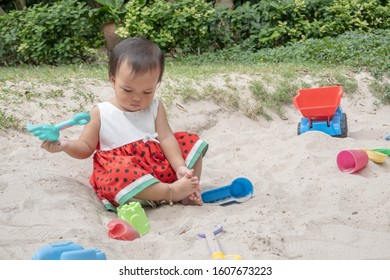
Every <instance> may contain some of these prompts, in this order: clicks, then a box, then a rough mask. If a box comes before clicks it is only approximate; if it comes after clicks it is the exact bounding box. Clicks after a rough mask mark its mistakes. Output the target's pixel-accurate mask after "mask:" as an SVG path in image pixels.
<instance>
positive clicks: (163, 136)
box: [156, 101, 188, 177]
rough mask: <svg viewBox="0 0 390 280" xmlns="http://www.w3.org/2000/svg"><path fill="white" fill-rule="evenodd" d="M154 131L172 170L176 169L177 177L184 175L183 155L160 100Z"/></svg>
mask: <svg viewBox="0 0 390 280" xmlns="http://www.w3.org/2000/svg"><path fill="white" fill-rule="evenodd" d="M156 131H157V134H158V137H157V139H158V140H159V142H160V146H161V149H162V150H163V152H164V155H165V157H166V158H167V160H168V161H169V163H170V164H171V166H172V168H173V170H175V171H176V173H177V175H178V177H179V175H183V176H184V174H185V173H186V172H187V171H188V168H187V167H186V164H185V161H184V159H183V156H182V155H181V150H180V146H179V143H178V142H177V140H176V138H175V136H174V135H173V132H172V129H171V127H170V126H169V123H168V118H167V114H166V111H165V108H164V105H163V104H162V102H161V101H160V103H159V105H158V111H157V118H156ZM179 171H180V172H179ZM183 176H181V177H183Z"/></svg>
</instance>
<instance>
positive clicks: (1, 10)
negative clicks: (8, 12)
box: [0, 7, 5, 16]
mask: <svg viewBox="0 0 390 280" xmlns="http://www.w3.org/2000/svg"><path fill="white" fill-rule="evenodd" d="M4 15H5V12H4V10H3V8H2V7H0V16H4Z"/></svg>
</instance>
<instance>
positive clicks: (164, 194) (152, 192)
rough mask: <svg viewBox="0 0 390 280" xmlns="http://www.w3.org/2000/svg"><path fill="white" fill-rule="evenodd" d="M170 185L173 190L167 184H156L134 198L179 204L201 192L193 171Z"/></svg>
mask: <svg viewBox="0 0 390 280" xmlns="http://www.w3.org/2000/svg"><path fill="white" fill-rule="evenodd" d="M170 185H171V188H169V184H167V183H161V182H160V183H156V184H153V185H151V186H149V187H147V188H146V189H144V190H143V191H141V192H139V193H138V194H137V195H135V196H134V197H135V198H137V199H142V200H153V201H160V200H165V201H169V200H172V202H177V201H181V200H183V199H184V198H187V197H188V196H189V195H191V194H192V193H194V192H199V181H198V178H197V177H196V176H193V172H192V171H188V172H187V174H186V175H185V176H184V177H182V178H181V179H179V180H177V181H175V182H174V183H172V184H170ZM171 195H172V197H171Z"/></svg>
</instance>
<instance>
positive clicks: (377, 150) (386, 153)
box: [373, 149, 390, 157]
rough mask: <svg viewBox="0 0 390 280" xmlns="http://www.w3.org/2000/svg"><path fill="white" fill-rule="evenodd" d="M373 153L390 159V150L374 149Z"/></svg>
mask: <svg viewBox="0 0 390 280" xmlns="http://www.w3.org/2000/svg"><path fill="white" fill-rule="evenodd" d="M373 151H375V152H379V153H382V154H385V155H388V156H389V157H390V149H373Z"/></svg>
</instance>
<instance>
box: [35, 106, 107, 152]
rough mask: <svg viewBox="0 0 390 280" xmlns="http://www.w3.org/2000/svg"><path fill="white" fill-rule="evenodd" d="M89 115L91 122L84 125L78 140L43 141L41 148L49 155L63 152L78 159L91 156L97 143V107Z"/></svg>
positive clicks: (98, 124) (98, 128) (98, 114)
mask: <svg viewBox="0 0 390 280" xmlns="http://www.w3.org/2000/svg"><path fill="white" fill-rule="evenodd" d="M90 114H91V121H90V122H89V123H88V124H86V125H85V127H84V130H83V132H82V133H81V135H80V137H79V139H78V140H65V139H59V140H58V141H43V143H42V145H41V147H42V148H43V149H45V150H47V151H48V152H51V153H58V152H65V153H67V154H68V155H70V156H71V157H74V158H78V159H84V158H88V157H89V156H91V155H92V154H93V152H94V151H95V149H96V146H97V144H98V141H99V130H100V113H99V109H98V107H97V106H95V107H93V108H92V110H91V112H90Z"/></svg>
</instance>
